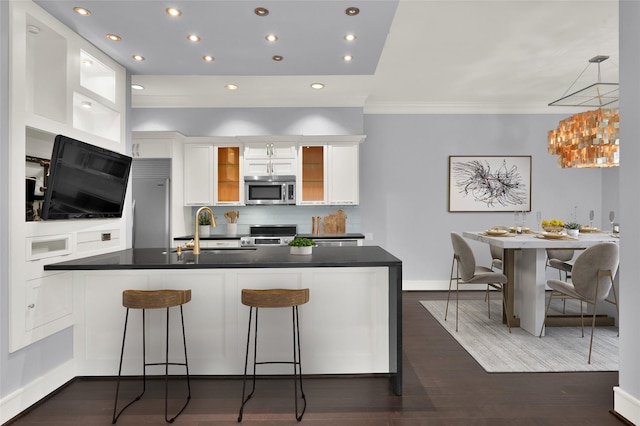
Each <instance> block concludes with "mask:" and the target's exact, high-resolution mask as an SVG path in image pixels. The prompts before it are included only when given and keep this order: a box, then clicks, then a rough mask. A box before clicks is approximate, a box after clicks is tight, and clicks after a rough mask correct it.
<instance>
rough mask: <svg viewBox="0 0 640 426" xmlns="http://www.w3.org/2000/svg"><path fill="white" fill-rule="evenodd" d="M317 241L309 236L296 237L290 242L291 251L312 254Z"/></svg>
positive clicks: (292, 252)
mask: <svg viewBox="0 0 640 426" xmlns="http://www.w3.org/2000/svg"><path fill="white" fill-rule="evenodd" d="M315 245H316V242H315V241H313V240H311V239H309V238H302V237H295V238H294V239H293V240H291V241H290V242H289V253H291V254H311V252H312V250H313V246H315Z"/></svg>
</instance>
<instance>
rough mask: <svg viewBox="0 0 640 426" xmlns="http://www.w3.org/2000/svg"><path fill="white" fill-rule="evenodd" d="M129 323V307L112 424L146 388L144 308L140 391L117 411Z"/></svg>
mask: <svg viewBox="0 0 640 426" xmlns="http://www.w3.org/2000/svg"><path fill="white" fill-rule="evenodd" d="M128 323H129V308H127V312H126V314H125V317H124V332H123V333H122V350H121V351H120V366H119V367H118V382H117V385H116V397H115V402H114V403H113V418H112V420H111V423H112V424H115V423H116V422H117V421H118V417H120V415H121V414H122V412H123V411H124V410H126V409H127V408H128V407H129V406H130V405H131V404H133V403H134V402H136V401H139V400H140V398H142V395H144V393H145V391H146V390H147V380H146V379H147V375H146V364H145V362H146V358H145V355H146V354H145V352H146V347H145V342H146V339H145V337H146V336H145V315H144V309H143V310H142V392H141V393H140V395H138V396H136V397H135V398H134V399H133V400H132V401H130V402H129V403H128V404H127V405H125V406H124V407H123V408H122V409H121V410H120V411H119V412H117V409H118V395H119V393H120V379H121V377H122V360H123V358H124V344H125V341H126V339H127V325H128ZM116 412H117V414H116Z"/></svg>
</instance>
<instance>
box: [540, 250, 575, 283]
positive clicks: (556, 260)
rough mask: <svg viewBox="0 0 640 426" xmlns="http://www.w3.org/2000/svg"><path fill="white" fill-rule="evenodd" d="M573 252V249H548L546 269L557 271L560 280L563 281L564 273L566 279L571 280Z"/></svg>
mask: <svg viewBox="0 0 640 426" xmlns="http://www.w3.org/2000/svg"><path fill="white" fill-rule="evenodd" d="M573 252H574V250H573V249H547V264H546V265H545V268H547V267H549V268H554V269H557V270H558V278H559V279H562V273H563V272H564V278H565V281H567V280H568V279H569V278H571V269H572V268H573V254H574V253H573Z"/></svg>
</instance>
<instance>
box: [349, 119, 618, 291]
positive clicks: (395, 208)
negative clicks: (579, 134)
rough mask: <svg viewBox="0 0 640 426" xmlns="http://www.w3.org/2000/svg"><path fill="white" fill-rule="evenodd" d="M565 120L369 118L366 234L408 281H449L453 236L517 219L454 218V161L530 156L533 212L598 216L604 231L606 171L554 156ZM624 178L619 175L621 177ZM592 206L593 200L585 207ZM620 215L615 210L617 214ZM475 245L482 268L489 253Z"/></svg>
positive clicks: (363, 206) (364, 165)
mask: <svg viewBox="0 0 640 426" xmlns="http://www.w3.org/2000/svg"><path fill="white" fill-rule="evenodd" d="M565 117H566V114H565V115H560V114H558V115H365V121H364V129H365V134H367V140H366V142H365V143H364V144H363V146H362V150H361V157H360V160H361V194H360V200H361V203H360V210H361V216H362V218H361V220H362V232H364V233H372V234H373V243H375V244H376V245H380V246H382V247H384V248H385V249H387V250H388V251H390V252H391V253H393V254H394V255H396V256H398V257H399V258H400V259H402V261H403V279H405V280H418V281H425V280H426V281H437V280H440V281H442V280H448V276H449V273H450V267H451V248H450V237H449V233H450V232H451V231H458V232H461V231H463V230H482V229H487V228H489V227H491V226H493V225H500V224H502V225H512V224H513V220H514V219H513V214H512V213H450V212H448V192H447V191H448V156H449V155H531V156H532V171H531V174H532V190H531V198H532V213H531V214H529V215H528V218H527V226H529V227H531V228H535V227H536V223H535V221H536V218H535V212H536V211H538V210H539V211H541V212H542V216H543V218H548V219H551V218H557V219H562V220H567V219H568V218H569V217H570V215H572V214H573V211H574V207H575V206H578V209H577V213H578V220H580V221H588V212H589V210H590V209H593V210H595V211H596V219H595V220H596V225H598V226H600V225H601V223H600V219H601V218H602V216H603V215H602V212H603V210H606V213H605V214H608V211H609V209H610V207H609V206H604V207H603V206H602V196H601V192H602V191H601V187H602V177H603V171H602V170H599V169H570V170H567V169H560V168H559V167H558V166H557V157H556V156H551V155H550V154H548V153H547V145H546V138H547V132H548V131H549V130H551V129H554V128H556V126H557V125H558V121H559V120H560V119H561V118H565ZM614 173H617V172H614ZM586 200H588V201H586ZM611 208H613V209H614V210H616V207H611ZM482 246H483V245H482V244H474V248H475V249H476V250H475V251H476V256H477V257H478V261H479V263H481V262H482V263H485V264H486V262H488V261H489V253H488V249H487V248H486V246H485V247H482Z"/></svg>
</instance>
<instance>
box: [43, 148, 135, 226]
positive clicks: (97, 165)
mask: <svg viewBox="0 0 640 426" xmlns="http://www.w3.org/2000/svg"><path fill="white" fill-rule="evenodd" d="M130 171H131V157H128V156H126V155H123V154H120V153H118V152H115V151H110V150H108V149H105V148H100V147H97V146H95V145H91V144H88V143H85V142H81V141H79V140H76V139H72V138H69V137H66V136H63V135H57V136H56V138H55V140H54V143H53V152H52V153H51V166H50V169H49V177H48V179H47V188H46V190H45V194H44V203H43V205H42V213H41V215H40V216H41V217H42V219H45V220H52V219H96V218H114V217H122V209H123V206H124V198H125V195H126V193H127V183H128V181H129V173H130Z"/></svg>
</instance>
